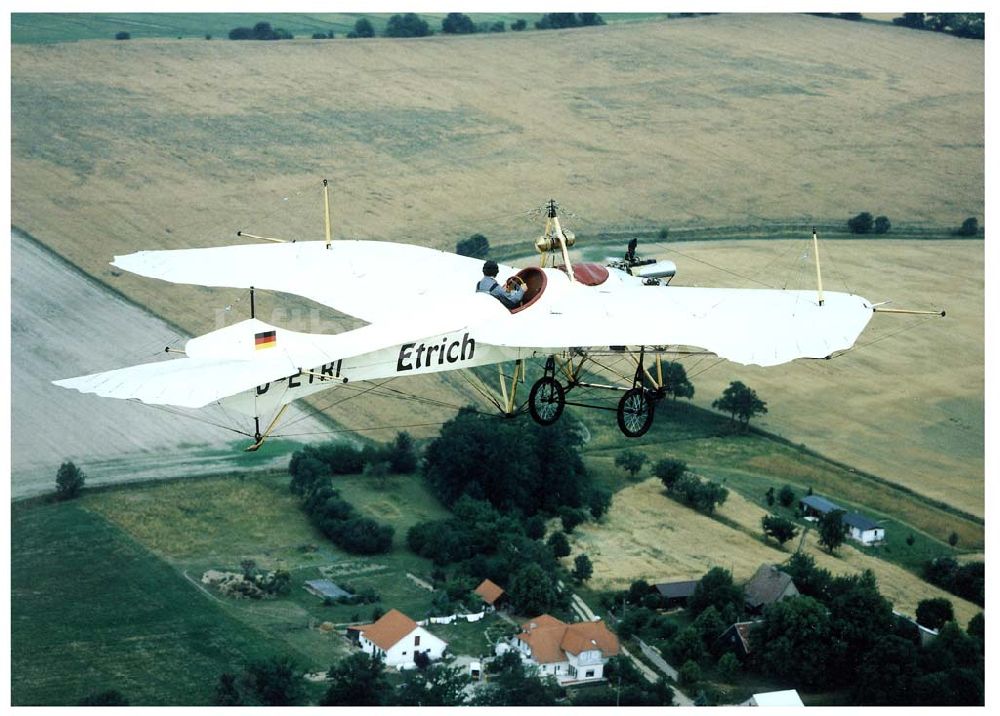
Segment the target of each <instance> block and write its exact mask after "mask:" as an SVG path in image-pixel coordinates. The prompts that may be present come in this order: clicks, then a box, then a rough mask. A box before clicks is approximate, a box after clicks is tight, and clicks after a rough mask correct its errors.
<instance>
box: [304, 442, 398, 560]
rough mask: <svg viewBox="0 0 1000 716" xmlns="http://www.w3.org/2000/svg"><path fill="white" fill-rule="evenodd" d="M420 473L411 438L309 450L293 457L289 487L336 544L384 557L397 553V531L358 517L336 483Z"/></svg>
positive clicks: (330, 445)
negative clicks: (354, 478)
mask: <svg viewBox="0 0 1000 716" xmlns="http://www.w3.org/2000/svg"><path fill="white" fill-rule="evenodd" d="M416 467H417V455H416V450H415V447H414V444H413V440H412V438H411V437H410V436H409V434H407V433H399V434H397V436H396V439H395V441H394V442H392V443H390V444H387V445H381V446H379V445H366V446H365V447H363V448H357V447H354V446H352V445H349V444H346V443H336V442H334V443H326V444H324V445H318V446H311V445H310V446H306V447H305V448H303V449H302V450H298V451H296V452H295V453H294V454H293V455H292V459H291V461H290V462H289V465H288V472H289V473H290V475H291V481H290V482H289V486H288V487H289V490H291V492H293V493H294V494H296V495H299V496H301V497H302V498H303V499H302V509H303V510H304V511H305V513H306V514H307V515H308V516H309V519H310V521H312V523H313V524H314V525H315V526H316V527H317V528H318V529H319V530H320V531H321V532H322V533H323V534H324V535H326V536H327V537H328V538H329V539H330V540H331V541H332V542H334V543H335V544H337V545H338V546H340V547H342V548H343V549H345V550H346V551H348V552H351V553H353V554H381V553H383V552H388V551H389V550H390V549H392V537H393V534H394V530H393V528H392V527H391V526H389V525H381V524H379V523H378V522H376V521H375V520H373V519H371V518H370V517H363V516H361V515H359V514H358V513H357V511H356V510H355V508H354V506H353V505H351V504H350V503H349V502H347V501H346V500H344V499H343V498H342V497H341V496H340V492H339V491H337V490H335V489H334V488H333V482H332V477H333V476H334V475H353V474H357V473H360V472H365V473H366V474H370V475H372V476H373V478H374V479H383V478H385V477H386V476H387V475H388V474H389V473H411V472H413V471H414V470H415V469H416Z"/></svg>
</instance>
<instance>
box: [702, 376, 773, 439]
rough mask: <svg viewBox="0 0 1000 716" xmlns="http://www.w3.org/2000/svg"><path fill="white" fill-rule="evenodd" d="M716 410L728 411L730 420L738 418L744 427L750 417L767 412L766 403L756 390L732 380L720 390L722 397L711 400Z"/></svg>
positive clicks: (748, 422)
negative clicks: (726, 386)
mask: <svg viewBox="0 0 1000 716" xmlns="http://www.w3.org/2000/svg"><path fill="white" fill-rule="evenodd" d="M712 407H713V408H715V409H716V410H721V411H723V412H726V413H729V419H730V420H736V419H737V418H739V422H740V424H741V425H742V426H744V428H746V426H747V425H749V424H750V418H752V417H754V416H755V415H764V414H766V413H767V403H765V402H764V401H763V400H761V399H760V398H758V397H757V392H756V391H755V390H753V389H751V388H748V387H747V386H745V385H744V384H743V383H742V382H741V381H738V380H734V381H733V382H731V383H730V384H729V387H728V388H726V389H725V390H724V391H722V397H720V398H716V399H715V400H714V401H713V402H712Z"/></svg>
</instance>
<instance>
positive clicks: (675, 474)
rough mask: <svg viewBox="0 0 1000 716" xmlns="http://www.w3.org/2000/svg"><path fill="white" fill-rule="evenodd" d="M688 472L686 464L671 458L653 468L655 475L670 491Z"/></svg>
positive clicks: (659, 462) (660, 461)
mask: <svg viewBox="0 0 1000 716" xmlns="http://www.w3.org/2000/svg"><path fill="white" fill-rule="evenodd" d="M686 470H687V463H686V462H684V461H683V460H671V459H670V458H663V459H662V460H659V461H657V463H656V464H655V465H654V466H653V474H654V475H656V476H657V477H658V478H660V481H661V482H663V486H664V487H665V488H667V489H668V490H670V489H672V488H673V486H674V483H675V482H677V480H679V479H680V478H681V476H682V475H683V474H684V472H685V471H686Z"/></svg>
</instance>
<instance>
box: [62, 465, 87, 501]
mask: <svg viewBox="0 0 1000 716" xmlns="http://www.w3.org/2000/svg"><path fill="white" fill-rule="evenodd" d="M86 479H87V476H86V475H84V474H83V470H81V469H80V468H78V467H77V466H76V465H74V464H73V463H72V462H69V461H67V462H64V463H63V464H62V465H60V466H59V471H58V472H57V473H56V499H57V500H72V499H73V498H75V497H78V496H79V495H80V490H82V489H83V483H84V482H85V481H86Z"/></svg>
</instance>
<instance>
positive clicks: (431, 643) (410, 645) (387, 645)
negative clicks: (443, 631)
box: [347, 609, 448, 669]
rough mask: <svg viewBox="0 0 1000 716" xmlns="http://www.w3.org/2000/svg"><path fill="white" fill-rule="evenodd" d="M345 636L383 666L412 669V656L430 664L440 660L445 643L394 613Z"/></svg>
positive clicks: (357, 627)
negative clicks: (421, 656)
mask: <svg viewBox="0 0 1000 716" xmlns="http://www.w3.org/2000/svg"><path fill="white" fill-rule="evenodd" d="M347 633H348V635H349V636H350V637H351V639H352V640H353V641H355V643H357V644H358V646H360V647H361V649H362V651H364V652H365V653H367V654H372V655H374V656H377V657H379V658H380V659H382V661H384V662H385V664H386V666H395V667H396V668H398V669H412V668H413V667H414V666H416V664H415V663H414V656H415V655H416V654H417V652H423V653H425V654H427V656H428V657H429V658H430V659H431V661H434V660H435V659H440V658H441V656H442V654H444V650H445V649H446V648H447V647H448V643H447V642H446V641H444V640H443V639H439V638H438V637H436V636H434V635H433V634H431V633H430V632H429V631H427V630H426V629H424V628H423V627H422V626H419V625H418V624H417V623H416V622H415V621H413V620H412V619H410V618H409V617H408V616H406V615H405V614H403V613H402V612H401V611H399V610H397V609H392V610H390V611H389V612H387V613H386V614H385V615H384V616H383V617H382V618H381V619H379V620H378V621H377V622H375V623H374V624H362V625H361V626H352V627H348V628H347Z"/></svg>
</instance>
